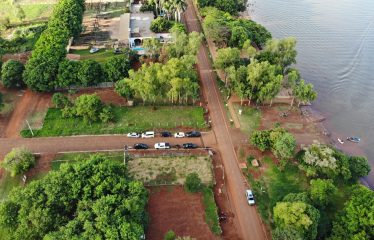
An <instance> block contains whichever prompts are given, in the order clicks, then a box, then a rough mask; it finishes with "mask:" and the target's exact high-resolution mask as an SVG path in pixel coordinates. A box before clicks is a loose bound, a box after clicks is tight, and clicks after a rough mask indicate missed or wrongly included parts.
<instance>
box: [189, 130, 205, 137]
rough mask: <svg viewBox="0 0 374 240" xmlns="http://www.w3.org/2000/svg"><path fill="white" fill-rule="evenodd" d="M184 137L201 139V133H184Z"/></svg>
mask: <svg viewBox="0 0 374 240" xmlns="http://www.w3.org/2000/svg"><path fill="white" fill-rule="evenodd" d="M186 137H201V133H200V132H198V131H191V132H186Z"/></svg>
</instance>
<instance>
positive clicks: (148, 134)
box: [142, 131, 155, 138]
mask: <svg viewBox="0 0 374 240" xmlns="http://www.w3.org/2000/svg"><path fill="white" fill-rule="evenodd" d="M154 137H155V132H153V131H148V132H144V133H142V138H154Z"/></svg>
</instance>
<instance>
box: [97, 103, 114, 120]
mask: <svg viewBox="0 0 374 240" xmlns="http://www.w3.org/2000/svg"><path fill="white" fill-rule="evenodd" d="M99 118H100V121H101V122H103V123H108V122H110V121H113V120H114V113H113V110H112V107H110V106H105V107H103V110H102V111H101V113H100V115H99Z"/></svg>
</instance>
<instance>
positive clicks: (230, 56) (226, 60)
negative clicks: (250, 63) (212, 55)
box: [214, 47, 240, 72]
mask: <svg viewBox="0 0 374 240" xmlns="http://www.w3.org/2000/svg"><path fill="white" fill-rule="evenodd" d="M239 62H240V51H239V49H237V48H230V47H228V48H221V49H218V51H217V57H216V59H215V61H214V66H215V67H216V68H217V69H221V70H224V71H225V72H227V70H228V68H229V67H231V66H234V67H235V68H236V67H238V65H239Z"/></svg>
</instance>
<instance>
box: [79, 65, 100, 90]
mask: <svg viewBox="0 0 374 240" xmlns="http://www.w3.org/2000/svg"><path fill="white" fill-rule="evenodd" d="M102 78H103V70H102V68H101V65H100V64H99V63H98V62H96V61H94V60H85V61H82V64H81V67H80V69H79V71H78V79H79V81H80V83H81V84H82V85H83V86H86V87H88V86H92V85H95V84H97V83H100V82H102Z"/></svg>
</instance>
